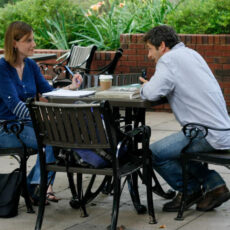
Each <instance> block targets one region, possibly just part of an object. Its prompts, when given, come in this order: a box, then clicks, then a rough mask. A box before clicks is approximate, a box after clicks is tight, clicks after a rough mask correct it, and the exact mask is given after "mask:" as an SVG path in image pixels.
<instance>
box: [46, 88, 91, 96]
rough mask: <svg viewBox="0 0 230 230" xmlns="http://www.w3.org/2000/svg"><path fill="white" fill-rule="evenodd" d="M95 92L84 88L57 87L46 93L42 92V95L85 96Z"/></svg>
mask: <svg viewBox="0 0 230 230" xmlns="http://www.w3.org/2000/svg"><path fill="white" fill-rule="evenodd" d="M92 94H95V91H93V90H92V91H91V90H89V91H85V90H65V89H58V90H54V91H51V92H48V93H43V94H42V96H43V97H50V96H52V97H86V96H89V95H92Z"/></svg>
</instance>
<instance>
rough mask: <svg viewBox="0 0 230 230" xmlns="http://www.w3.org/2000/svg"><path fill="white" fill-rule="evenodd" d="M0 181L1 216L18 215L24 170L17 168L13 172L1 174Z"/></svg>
mask: <svg viewBox="0 0 230 230" xmlns="http://www.w3.org/2000/svg"><path fill="white" fill-rule="evenodd" d="M0 181H1V183H0V217H4V218H8V217H14V216H17V215H18V204H19V198H20V194H21V185H22V172H21V171H20V170H19V169H15V170H14V171H12V172H11V173H8V174H0Z"/></svg>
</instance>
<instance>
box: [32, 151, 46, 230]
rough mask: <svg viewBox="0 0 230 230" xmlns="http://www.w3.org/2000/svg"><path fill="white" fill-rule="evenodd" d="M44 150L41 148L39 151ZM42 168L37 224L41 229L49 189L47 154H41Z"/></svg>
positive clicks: (38, 229) (36, 228)
mask: <svg viewBox="0 0 230 230" xmlns="http://www.w3.org/2000/svg"><path fill="white" fill-rule="evenodd" d="M40 151H42V150H41V149H40V150H39V152H40ZM39 156H40V170H41V181H40V196H39V207H38V215H37V220H36V225H35V230H40V229H41V227H42V221H43V216H44V212H45V203H46V191H47V176H48V173H47V171H46V159H45V154H44V153H42V154H40V153H39Z"/></svg>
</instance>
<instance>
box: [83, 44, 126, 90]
mask: <svg viewBox="0 0 230 230" xmlns="http://www.w3.org/2000/svg"><path fill="white" fill-rule="evenodd" d="M122 54H123V50H122V49H121V48H119V49H117V51H116V53H115V55H114V58H113V60H112V61H111V62H110V63H109V64H108V65H106V66H103V67H101V68H99V69H84V68H80V70H81V71H82V72H81V74H82V76H83V82H82V85H81V89H84V88H90V87H93V86H94V87H97V86H99V75H100V74H109V75H111V74H114V71H115V69H116V66H117V63H118V61H119V59H120V58H121V57H122ZM91 72H93V74H92V73H91ZM113 82H114V81H113Z"/></svg>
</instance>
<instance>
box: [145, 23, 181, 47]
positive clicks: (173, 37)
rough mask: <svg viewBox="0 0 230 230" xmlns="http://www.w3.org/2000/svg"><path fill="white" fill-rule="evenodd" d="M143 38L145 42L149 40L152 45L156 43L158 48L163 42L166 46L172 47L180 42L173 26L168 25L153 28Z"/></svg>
mask: <svg viewBox="0 0 230 230" xmlns="http://www.w3.org/2000/svg"><path fill="white" fill-rule="evenodd" d="M143 40H144V42H149V43H150V44H151V45H154V46H155V47H156V48H157V49H158V47H159V46H160V45H161V43H162V42H165V46H166V47H168V48H170V49H171V48H172V47H173V46H175V45H176V44H177V43H179V42H180V39H179V37H178V36H177V34H176V32H175V31H174V30H173V28H172V27H170V26H167V25H161V26H156V27H154V28H152V29H151V30H150V31H148V32H147V33H146V34H145V36H144V38H143Z"/></svg>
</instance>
